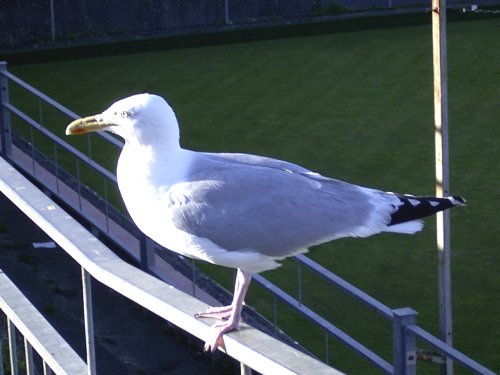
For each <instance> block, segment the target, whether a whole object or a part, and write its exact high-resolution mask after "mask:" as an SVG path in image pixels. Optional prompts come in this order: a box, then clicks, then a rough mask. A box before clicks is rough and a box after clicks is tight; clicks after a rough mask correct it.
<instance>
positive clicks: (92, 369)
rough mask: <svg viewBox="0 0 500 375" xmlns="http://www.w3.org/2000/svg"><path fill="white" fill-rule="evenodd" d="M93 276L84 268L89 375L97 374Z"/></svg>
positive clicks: (84, 302) (84, 306)
mask: <svg viewBox="0 0 500 375" xmlns="http://www.w3.org/2000/svg"><path fill="white" fill-rule="evenodd" d="M90 282H91V276H90V274H89V273H88V272H87V271H86V270H85V268H83V267H82V286H83V316H84V320H85V346H86V349H87V368H88V374H89V375H95V374H97V371H96V363H95V341H94V314H93V307H92V286H91V284H90Z"/></svg>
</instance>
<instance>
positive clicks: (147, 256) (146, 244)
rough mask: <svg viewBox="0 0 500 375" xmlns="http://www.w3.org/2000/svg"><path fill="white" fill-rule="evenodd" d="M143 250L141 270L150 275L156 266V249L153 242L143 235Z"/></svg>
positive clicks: (141, 242)
mask: <svg viewBox="0 0 500 375" xmlns="http://www.w3.org/2000/svg"><path fill="white" fill-rule="evenodd" d="M140 248H141V269H142V270H143V271H146V272H148V273H150V272H151V271H152V270H153V268H154V265H155V249H154V246H153V241H152V240H151V239H150V238H149V237H148V236H146V235H145V234H142V233H141V240H140Z"/></svg>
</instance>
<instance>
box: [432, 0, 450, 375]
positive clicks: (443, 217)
mask: <svg viewBox="0 0 500 375" xmlns="http://www.w3.org/2000/svg"><path fill="white" fill-rule="evenodd" d="M432 45H433V66H434V126H435V156H436V195H437V196H438V197H443V196H448V195H449V174H448V78H447V77H448V61H447V54H446V0H432ZM436 222H437V227H436V229H437V238H436V240H437V250H438V282H439V326H440V331H441V338H442V340H443V341H445V342H446V343H447V344H449V345H452V343H453V335H452V301H451V247H450V217H449V213H448V211H444V212H440V213H438V214H437V216H436ZM442 373H443V374H446V375H452V374H453V363H452V361H451V360H446V362H445V364H444V365H443V370H442Z"/></svg>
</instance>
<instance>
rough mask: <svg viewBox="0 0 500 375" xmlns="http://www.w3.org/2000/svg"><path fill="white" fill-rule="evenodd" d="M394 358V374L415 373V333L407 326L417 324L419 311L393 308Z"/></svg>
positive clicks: (409, 374)
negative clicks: (410, 331)
mask: <svg viewBox="0 0 500 375" xmlns="http://www.w3.org/2000/svg"><path fill="white" fill-rule="evenodd" d="M393 313H394V316H393V321H392V323H393V326H392V327H393V357H394V358H393V360H394V374H398V375H400V374H401V375H415V374H416V371H417V353H416V348H415V341H416V340H415V335H413V334H411V333H407V331H406V329H405V327H406V326H407V325H412V324H415V317H416V316H417V312H416V311H415V310H413V309H411V308H409V307H403V308H401V309H396V310H393Z"/></svg>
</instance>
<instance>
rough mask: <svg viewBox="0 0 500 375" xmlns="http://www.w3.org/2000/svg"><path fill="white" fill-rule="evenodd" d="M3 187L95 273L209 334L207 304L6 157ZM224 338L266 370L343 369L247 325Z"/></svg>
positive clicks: (243, 358) (234, 353)
mask: <svg viewBox="0 0 500 375" xmlns="http://www.w3.org/2000/svg"><path fill="white" fill-rule="evenodd" d="M0 191H2V193H3V194H5V195H6V196H7V197H8V198H9V199H10V200H11V201H12V202H13V203H14V204H15V205H16V206H17V207H19V208H20V209H21V210H22V211H23V212H24V213H25V214H26V215H27V216H28V217H29V218H30V219H31V220H32V221H33V222H35V223H36V224H37V225H38V226H39V227H40V228H41V229H42V230H44V231H45V232H46V233H47V234H48V235H49V236H50V237H51V238H52V239H53V240H54V241H55V242H57V244H58V245H59V246H61V247H62V248H63V249H64V250H65V251H66V252H67V253H68V254H69V255H70V256H71V257H73V259H75V261H76V262H78V263H79V264H80V265H81V266H82V267H83V268H85V269H86V270H87V271H88V272H89V273H90V274H91V275H92V276H93V277H94V278H96V279H97V280H99V281H100V282H102V283H103V284H105V285H107V286H109V287H110V288H112V289H114V290H116V291H117V292H119V293H121V294H122V295H124V296H126V297H128V298H130V299H131V300H133V301H135V302H136V303H138V304H140V305H141V306H143V307H145V308H147V309H148V310H150V311H152V312H154V313H155V314H157V315H159V316H161V317H162V318H164V319H166V320H168V321H169V322H171V323H173V324H175V325H176V326H178V327H179V328H181V329H183V330H185V331H187V332H189V333H190V334H192V335H194V336H196V337H198V338H200V339H201V340H205V339H206V338H208V337H209V334H210V324H211V323H212V322H211V321H210V320H198V319H195V318H194V314H195V313H197V312H199V311H203V310H204V309H206V308H207V305H206V304H205V303H203V302H200V301H199V300H197V299H195V298H193V297H191V296H189V295H188V294H185V293H183V292H181V291H179V290H177V289H175V288H174V287H172V286H170V285H168V284H166V283H164V282H162V281H160V280H158V279H156V278H154V277H152V276H150V275H148V274H146V273H144V272H142V271H141V270H139V269H138V268H136V267H133V266H131V265H129V264H127V263H126V262H124V261H122V260H121V259H120V258H118V256H116V255H115V254H114V253H113V252H112V251H111V250H109V249H108V248H107V247H106V246H105V245H104V244H102V243H101V242H100V241H99V240H98V239H97V238H96V237H94V236H93V235H92V234H91V233H90V232H89V231H87V230H86V229H85V228H84V227H83V226H81V225H80V224H79V223H78V222H77V221H76V220H75V219H73V218H72V217H71V216H70V215H68V214H67V213H66V212H65V211H64V210H62V209H61V208H60V207H59V206H58V205H56V204H55V203H54V201H52V200H51V199H49V198H48V197H47V196H46V195H45V194H43V193H42V192H41V191H40V190H38V189H37V188H36V187H35V186H34V185H33V184H31V183H30V182H29V181H28V180H27V179H26V178H24V177H23V176H22V175H21V174H20V173H19V172H17V171H16V170H15V169H14V168H13V167H12V166H11V165H10V164H8V163H7V162H6V161H5V160H4V159H1V158H0ZM224 341H225V344H226V350H227V354H228V355H229V356H231V357H233V358H235V359H236V360H238V361H240V362H242V363H244V364H245V365H247V366H248V367H250V368H252V369H254V370H256V371H258V372H260V373H262V374H315V375H319V374H341V373H340V372H339V371H337V370H335V369H333V368H331V367H329V366H327V365H325V364H323V363H322V362H320V361H318V360H316V359H314V358H312V357H309V356H307V355H305V354H303V353H302V352H300V351H298V350H295V349H293V348H291V347H289V346H288V345H286V344H283V343H281V342H279V341H278V340H276V339H274V338H272V337H270V336H268V335H266V334H264V333H262V332H260V331H258V330H256V329H254V328H251V327H250V326H248V325H246V324H242V325H241V327H240V329H239V330H238V331H236V332H232V333H229V334H226V335H225V336H224ZM159 355H161V349H159Z"/></svg>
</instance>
